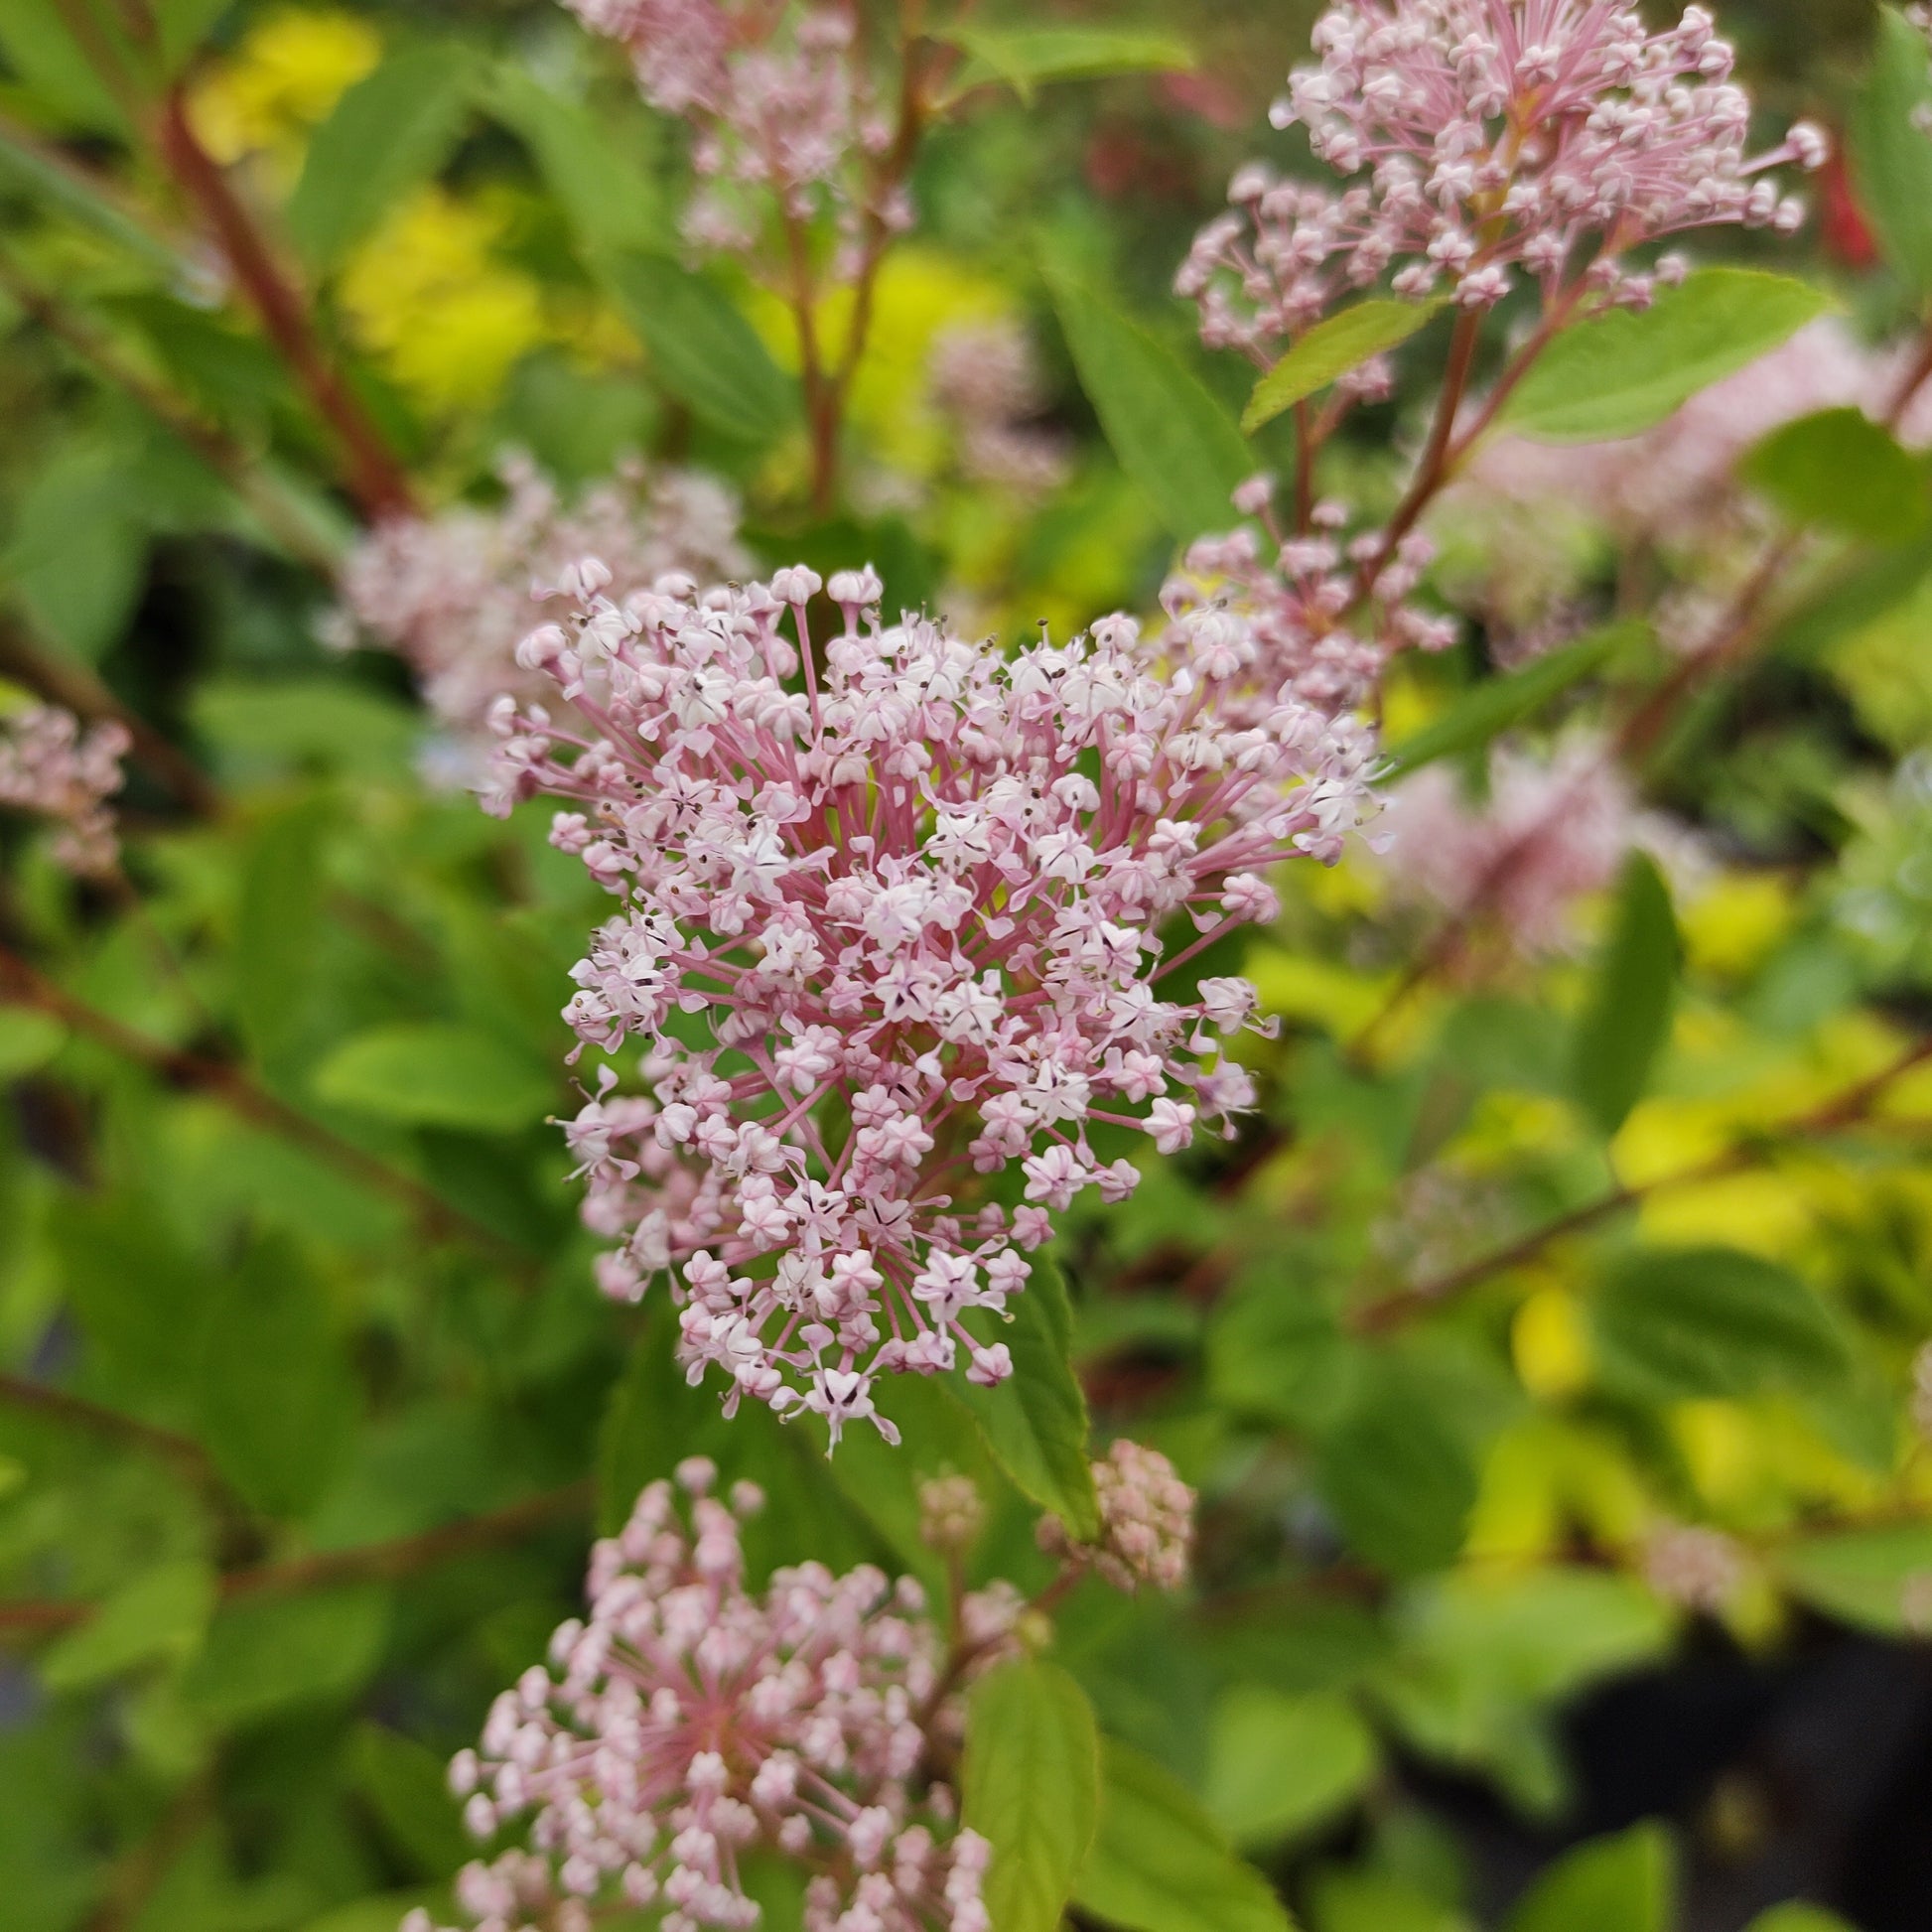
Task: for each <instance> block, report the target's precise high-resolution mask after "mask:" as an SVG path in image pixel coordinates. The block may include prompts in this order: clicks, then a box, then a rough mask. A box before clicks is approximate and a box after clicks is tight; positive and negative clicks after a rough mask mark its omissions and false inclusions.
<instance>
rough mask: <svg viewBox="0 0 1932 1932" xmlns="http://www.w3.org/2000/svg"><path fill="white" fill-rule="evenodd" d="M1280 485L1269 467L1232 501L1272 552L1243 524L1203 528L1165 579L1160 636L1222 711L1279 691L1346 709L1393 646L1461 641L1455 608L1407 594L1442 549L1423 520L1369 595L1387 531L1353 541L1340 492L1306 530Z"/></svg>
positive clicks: (1267, 700) (1363, 693) (1432, 646)
mask: <svg viewBox="0 0 1932 1932" xmlns="http://www.w3.org/2000/svg"><path fill="white" fill-rule="evenodd" d="M1272 497H1273V482H1272V480H1271V479H1270V478H1267V477H1256V478H1253V479H1252V480H1251V481H1250V482H1248V483H1244V484H1243V485H1242V486H1241V488H1240V489H1238V490H1237V491H1236V492H1235V507H1236V508H1237V509H1240V510H1243V511H1245V512H1247V513H1249V514H1252V515H1256V516H1258V517H1259V518H1260V519H1261V521H1262V523H1263V526H1264V528H1265V529H1266V531H1267V534H1268V538H1269V543H1268V546H1267V549H1268V550H1272V553H1273V554H1272V556H1270V555H1267V554H1265V551H1264V546H1263V543H1262V541H1261V539H1260V538H1259V537H1258V536H1257V535H1256V533H1255V532H1254V530H1252V529H1251V528H1248V527H1246V526H1243V527H1241V528H1239V529H1236V530H1233V531H1230V532H1229V533H1227V534H1226V535H1222V536H1211V537H1202V538H1200V539H1199V540H1198V541H1197V542H1195V543H1193V544H1191V545H1189V547H1188V549H1187V552H1186V554H1185V556H1184V557H1183V558H1182V559H1181V564H1180V568H1179V569H1178V570H1177V571H1175V572H1174V573H1173V575H1172V576H1170V577H1169V579H1168V581H1167V583H1166V584H1165V585H1164V586H1163V587H1162V591H1161V604H1162V608H1163V609H1164V610H1165V611H1166V612H1167V614H1168V618H1169V626H1168V628H1167V629H1166V630H1165V631H1164V632H1163V634H1162V636H1161V638H1160V643H1161V646H1162V648H1163V650H1164V651H1166V652H1167V654H1168V655H1169V657H1170V658H1171V660H1172V661H1173V663H1174V664H1175V665H1176V666H1177V667H1179V668H1181V669H1183V670H1184V671H1185V672H1186V673H1187V674H1188V675H1190V676H1192V677H1194V678H1197V679H1198V680H1199V681H1200V682H1201V683H1202V685H1203V686H1205V687H1206V688H1208V689H1210V690H1211V691H1212V692H1213V693H1214V702H1215V706H1216V709H1217V710H1218V711H1219V712H1220V713H1221V715H1222V716H1223V717H1231V716H1234V715H1236V713H1237V711H1240V710H1241V709H1242V708H1243V707H1244V705H1245V706H1252V704H1253V703H1254V702H1256V701H1259V702H1260V703H1261V704H1262V705H1263V706H1264V707H1265V706H1270V705H1272V704H1273V703H1275V702H1277V701H1278V700H1279V699H1280V698H1282V697H1292V698H1294V699H1295V700H1296V702H1298V703H1300V704H1305V705H1308V706H1309V707H1311V709H1312V710H1315V711H1318V712H1321V713H1323V714H1324V715H1327V716H1330V717H1335V716H1340V715H1341V714H1343V713H1346V712H1350V711H1353V710H1354V709H1356V708H1357V707H1358V706H1359V705H1361V704H1362V703H1363V701H1364V700H1365V699H1366V698H1367V697H1368V695H1369V693H1370V692H1371V691H1372V690H1373V689H1374V688H1375V685H1376V683H1377V682H1378V680H1379V679H1380V677H1381V675H1382V672H1383V669H1384V668H1385V666H1386V665H1387V663H1388V660H1389V659H1390V658H1391V657H1393V656H1394V655H1395V654H1396V653H1397V652H1399V651H1403V650H1409V649H1421V650H1444V649H1447V648H1448V646H1449V645H1450V644H1452V643H1453V642H1454V641H1455V635H1456V626H1455V623H1454V621H1453V620H1452V619H1449V618H1445V617H1439V616H1434V615H1432V614H1430V613H1428V612H1425V611H1423V610H1420V609H1418V608H1417V607H1416V606H1414V605H1413V604H1410V603H1409V602H1407V600H1408V599H1409V598H1410V596H1411V595H1412V594H1413V593H1414V591H1415V590H1416V588H1417V586H1418V585H1419V584H1420V583H1421V581H1422V574H1423V572H1424V570H1425V569H1426V568H1427V567H1428V565H1429V563H1430V562H1431V561H1432V560H1433V558H1434V556H1435V554H1436V553H1435V546H1434V544H1433V543H1432V542H1431V540H1430V539H1429V538H1428V537H1427V536H1425V535H1424V534H1423V533H1422V532H1421V531H1416V530H1412V531H1411V532H1410V533H1409V534H1408V535H1407V536H1405V537H1404V538H1403V539H1402V540H1401V541H1400V542H1399V543H1398V544H1397V545H1396V548H1395V552H1394V555H1393V556H1392V558H1391V559H1390V561H1389V562H1388V563H1387V564H1386V565H1384V566H1382V567H1381V568H1380V570H1379V572H1378V574H1377V576H1376V580H1375V594H1374V597H1373V599H1372V600H1364V599H1363V598H1362V596H1361V594H1360V589H1359V586H1360V582H1361V575H1362V572H1363V571H1364V569H1366V568H1368V567H1370V566H1373V565H1375V564H1376V561H1377V560H1378V559H1379V558H1380V556H1381V552H1382V546H1383V543H1384V541H1385V539H1384V537H1383V535H1382V534H1381V533H1380V532H1379V531H1370V532H1368V533H1366V534H1364V535H1363V536H1361V537H1359V538H1357V539H1355V540H1354V541H1353V542H1349V541H1346V540H1345V538H1344V536H1343V531H1344V529H1345V526H1346V524H1347V520H1348V513H1347V510H1346V508H1345V507H1344V506H1343V505H1341V504H1339V503H1332V502H1324V503H1317V504H1316V505H1315V506H1314V511H1313V514H1312V517H1311V523H1312V526H1313V527H1312V528H1311V530H1310V531H1309V532H1308V533H1307V534H1306V535H1303V536H1291V535H1284V534H1283V532H1282V530H1281V528H1280V526H1279V524H1278V523H1277V522H1276V520H1275V516H1274V511H1273V507H1272ZM1244 694H1245V695H1244Z"/></svg>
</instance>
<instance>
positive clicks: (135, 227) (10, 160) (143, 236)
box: [0, 127, 187, 281]
mask: <svg viewBox="0 0 1932 1932" xmlns="http://www.w3.org/2000/svg"><path fill="white" fill-rule="evenodd" d="M0 176H3V177H8V178H11V179H12V180H13V181H14V182H16V183H18V184H19V185H21V186H22V187H25V188H27V189H28V190H29V191H31V192H32V193H33V194H35V195H37V196H39V197H40V198H41V199H42V200H43V201H45V202H46V203H47V204H48V206H50V207H56V208H58V209H60V211H61V212H62V213H63V214H66V215H67V216H68V217H69V219H71V220H74V221H78V222H80V223H81V224H82V225H83V226H85V227H89V228H92V229H93V230H94V232H95V233H96V234H100V235H104V236H106V237H107V239H108V240H110V241H112V242H114V243H115V244H116V245H117V246H119V247H122V248H125V249H126V250H127V251H128V253H129V254H131V255H133V256H135V257H136V258H137V259H139V260H142V261H145V262H146V263H147V264H148V266H149V267H150V268H152V269H154V270H156V271H157V272H158V273H160V274H161V275H163V276H165V277H167V278H168V279H169V280H170V281H173V280H175V279H177V278H178V277H180V276H181V275H183V274H184V273H185V271H186V269H187V264H186V263H185V262H184V261H183V259H182V257H181V256H180V255H179V254H178V253H177V252H176V250H174V249H173V248H171V247H169V246H168V244H167V243H166V242H164V241H162V240H161V239H159V237H157V236H155V235H153V234H150V233H149V232H148V230H147V229H146V228H144V227H143V226H142V225H141V224H140V222H138V221H136V220H134V219H133V218H132V217H131V216H130V215H129V214H128V213H127V212H126V211H125V210H124V209H123V208H122V207H120V206H119V204H118V203H116V202H113V201H111V200H110V199H109V198H108V197H107V196H105V195H102V194H98V193H96V192H95V190H94V189H93V187H92V186H91V185H90V183H89V182H88V180H87V178H86V177H85V176H84V175H81V174H79V173H77V172H75V171H70V170H69V169H66V168H60V167H56V166H55V165H54V163H53V162H51V161H49V160H47V159H46V158H45V157H44V156H43V155H42V154H40V153H38V152H36V151H35V149H33V148H31V147H29V146H27V145H26V144H25V143H24V142H22V141H19V140H16V139H15V138H14V137H13V136H12V135H11V134H10V133H9V132H8V130H7V129H6V128H5V127H0Z"/></svg>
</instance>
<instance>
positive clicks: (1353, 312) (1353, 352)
mask: <svg viewBox="0 0 1932 1932" xmlns="http://www.w3.org/2000/svg"><path fill="white" fill-rule="evenodd" d="M1442 308H1443V299H1442V298H1439V299H1438V300H1436V301H1434V302H1399V301H1396V300H1395V299H1394V298H1392V297H1384V296H1376V297H1373V298H1371V299H1370V300H1369V301H1367V302H1358V303H1356V304H1355V306H1354V307H1353V308H1352V309H1343V310H1342V311H1341V312H1340V313H1339V314H1337V315H1332V316H1327V317H1324V318H1323V320H1321V321H1320V322H1317V323H1316V324H1315V325H1314V327H1313V328H1312V329H1311V330H1310V331H1309V332H1308V334H1307V335H1305V336H1304V337H1303V338H1302V340H1301V341H1300V342H1298V343H1297V344H1296V345H1294V347H1293V348H1291V349H1290V350H1289V351H1288V353H1287V354H1286V355H1284V356H1283V357H1282V358H1281V360H1280V361H1279V362H1277V363H1276V364H1275V366H1274V367H1273V368H1272V369H1270V370H1269V371H1268V373H1267V374H1266V375H1264V376H1263V377H1262V378H1261V380H1260V381H1259V382H1257V383H1256V384H1255V392H1254V395H1253V396H1252V397H1251V398H1250V399H1249V402H1248V406H1247V408H1246V409H1245V410H1244V411H1243V412H1242V415H1241V427H1242V428H1243V429H1244V430H1246V431H1247V432H1248V434H1249V435H1251V436H1252V435H1253V434H1254V432H1255V431H1256V430H1258V429H1260V428H1261V426H1262V425H1263V424H1264V423H1272V422H1273V421H1274V420H1275V418H1276V417H1277V416H1279V415H1280V414H1281V413H1282V411H1283V410H1285V409H1293V408H1294V407H1295V405H1296V404H1297V403H1298V402H1303V401H1306V400H1307V399H1308V398H1309V397H1310V396H1311V395H1313V394H1314V393H1315V392H1316V391H1317V390H1319V389H1325V388H1327V386H1328V385H1329V383H1331V382H1336V381H1339V380H1340V379H1341V377H1343V376H1344V375H1346V374H1348V372H1349V371H1350V370H1351V369H1358V368H1360V367H1361V366H1362V364H1363V363H1364V362H1366V361H1367V360H1368V359H1369V358H1370V357H1371V356H1375V355H1381V354H1384V353H1386V352H1387V351H1388V350H1389V349H1392V348H1399V347H1400V346H1401V345H1403V344H1404V343H1406V342H1407V341H1408V340H1409V338H1410V337H1411V336H1413V335H1414V334H1415V333H1416V331H1417V330H1419V329H1421V328H1422V327H1423V326H1424V325H1425V324H1426V323H1428V322H1429V320H1430V319H1431V318H1432V317H1433V316H1435V315H1437V314H1438V313H1439V312H1440V311H1441V309H1442Z"/></svg>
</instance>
